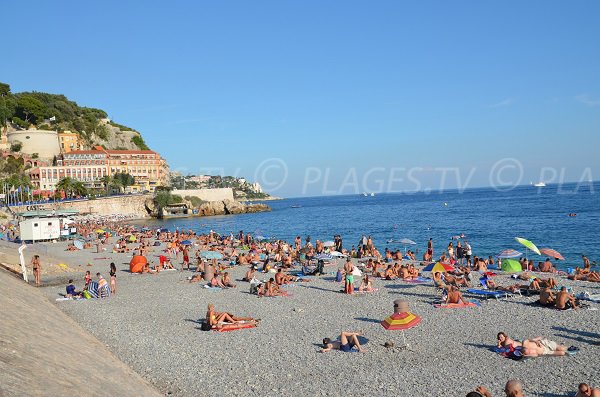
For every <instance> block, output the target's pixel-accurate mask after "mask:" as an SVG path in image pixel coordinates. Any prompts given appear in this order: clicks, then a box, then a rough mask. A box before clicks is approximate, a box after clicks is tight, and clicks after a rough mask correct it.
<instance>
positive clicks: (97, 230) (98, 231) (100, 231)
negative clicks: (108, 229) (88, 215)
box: [96, 229, 105, 233]
mask: <svg viewBox="0 0 600 397" xmlns="http://www.w3.org/2000/svg"><path fill="white" fill-rule="evenodd" d="M104 232H105V230H102V229H96V233H104Z"/></svg>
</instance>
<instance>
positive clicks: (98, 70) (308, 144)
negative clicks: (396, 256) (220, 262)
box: [0, 0, 600, 196]
mask: <svg viewBox="0 0 600 397" xmlns="http://www.w3.org/2000/svg"><path fill="white" fill-rule="evenodd" d="M3 14H4V15H5V18H3V30H4V32H5V34H4V37H5V38H9V39H10V40H9V41H8V43H9V45H8V46H6V42H5V47H4V50H3V57H2V58H3V61H2V62H1V63H0V81H2V82H5V83H8V84H10V85H11V87H12V90H13V92H19V91H31V90H36V91H45V92H52V93H62V94H65V95H66V96H68V97H69V98H70V99H72V100H75V101H76V102H78V103H79V104H80V105H85V106H91V107H98V108H101V109H104V110H106V111H107V112H108V113H109V116H110V117H111V118H112V119H113V120H115V121H116V122H118V123H121V124H125V125H129V126H131V127H133V128H136V129H137V130H139V131H141V132H142V133H143V136H144V138H145V139H146V142H147V143H148V144H149V145H150V146H151V147H152V148H153V149H155V150H157V151H158V152H160V153H161V154H162V155H163V156H164V157H166V158H167V160H168V161H169V164H170V165H171V169H172V170H180V171H182V172H184V173H200V172H212V173H225V174H235V175H238V176H246V177H247V178H248V179H257V180H258V181H259V182H261V183H263V185H265V187H267V188H268V189H267V190H269V188H270V190H271V192H272V193H273V194H275V195H280V196H299V195H319V194H339V193H355V192H358V191H360V192H362V191H387V190H392V191H402V190H414V189H417V188H419V189H439V188H440V187H443V188H455V187H464V186H465V183H466V185H467V186H469V187H475V186H487V185H490V184H498V183H499V184H504V183H507V184H510V183H516V182H519V183H529V182H530V181H537V180H539V179H546V181H548V182H552V181H554V182H556V181H559V180H561V179H564V180H567V181H579V180H580V179H585V180H587V179H589V178H593V179H600V157H599V156H598V155H597V152H598V148H600V51H599V50H598V49H599V48H600V24H598V23H597V22H598V20H597V16H598V15H600V3H598V2H596V1H579V2H560V1H528V2H521V1H514V2H489V1H478V2H475V1H452V2H446V1H439V2H408V1H406V2H404V1H378V2H364V1H361V2H359V1H343V2H342V1H337V2H334V1H330V2H323V1H302V2H300V1H282V0H278V1H253V2H249V1H239V2H235V1H228V2H208V1H198V2H193V1H170V2H164V1H148V2H142V1H137V2H135V1H118V2H117V1H102V2H96V3H94V4H92V3H91V2H81V1H58V2H47V1H27V2H8V3H7V4H4V5H3ZM6 16H11V17H6ZM505 158H511V159H515V160H516V161H518V163H515V164H519V165H518V166H516V165H514V164H513V163H511V161H513V160H508V162H506V161H504V160H503V159H505ZM278 159H281V160H282V161H283V163H282V161H280V160H278ZM503 161H504V162H503ZM283 164H284V165H283ZM506 164H508V165H506ZM519 167H521V168H519ZM444 170H446V171H444ZM498 170H502V171H501V172H503V173H502V174H501V175H500V176H498V175H496V174H494V173H498V172H500V171H498ZM409 171H410V174H409ZM490 173H491V174H490ZM444 175H445V176H444ZM561 175H562V176H561ZM456 176H458V177H459V178H458V179H457V178H456Z"/></svg>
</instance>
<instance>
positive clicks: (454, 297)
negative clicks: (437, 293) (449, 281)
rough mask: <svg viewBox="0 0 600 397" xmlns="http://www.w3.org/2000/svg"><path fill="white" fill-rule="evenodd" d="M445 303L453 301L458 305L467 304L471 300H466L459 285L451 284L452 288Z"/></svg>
mask: <svg viewBox="0 0 600 397" xmlns="http://www.w3.org/2000/svg"><path fill="white" fill-rule="evenodd" d="M461 302H462V303H461ZM444 303H446V304H448V303H452V304H456V305H458V304H463V305H467V304H468V303H469V302H467V301H466V300H465V298H463V296H462V293H461V292H460V291H459V290H458V288H457V287H455V286H450V289H449V290H448V296H446V300H445V302H444Z"/></svg>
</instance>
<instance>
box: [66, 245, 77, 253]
mask: <svg viewBox="0 0 600 397" xmlns="http://www.w3.org/2000/svg"><path fill="white" fill-rule="evenodd" d="M66 251H79V248H77V247H75V245H74V244H69V245H68V246H67V249H66Z"/></svg>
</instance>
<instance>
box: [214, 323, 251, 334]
mask: <svg viewBox="0 0 600 397" xmlns="http://www.w3.org/2000/svg"><path fill="white" fill-rule="evenodd" d="M233 325H234V324H231V326H227V325H225V326H224V327H221V328H218V329H217V328H213V331H216V332H230V331H237V330H238V329H247V328H256V325H254V324H240V325H235V326H233Z"/></svg>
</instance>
